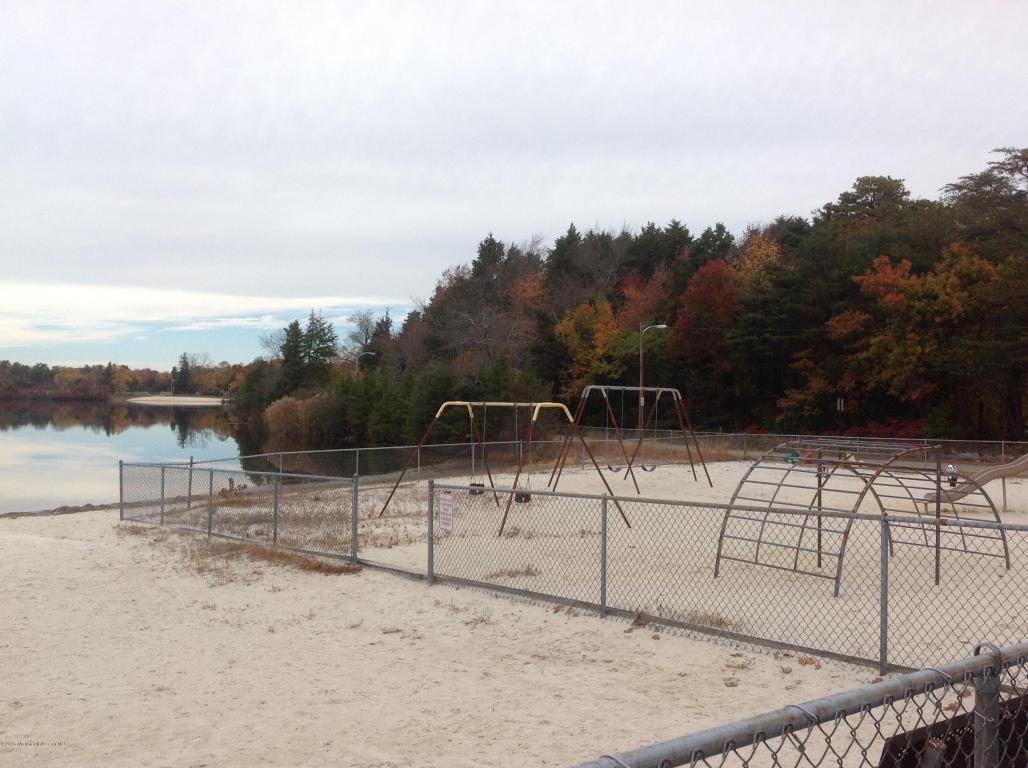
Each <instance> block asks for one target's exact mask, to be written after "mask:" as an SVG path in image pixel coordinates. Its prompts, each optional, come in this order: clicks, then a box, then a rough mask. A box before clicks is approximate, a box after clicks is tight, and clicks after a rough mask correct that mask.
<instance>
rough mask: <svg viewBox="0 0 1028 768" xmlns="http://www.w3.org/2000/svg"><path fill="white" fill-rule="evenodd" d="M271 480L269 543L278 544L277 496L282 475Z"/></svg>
mask: <svg viewBox="0 0 1028 768" xmlns="http://www.w3.org/2000/svg"><path fill="white" fill-rule="evenodd" d="M272 482H273V483H274V484H275V501H274V503H273V506H272V508H271V544H272V546H278V496H279V489H280V487H281V485H282V476H281V475H278V476H276V477H275V479H274V480H273V481H272Z"/></svg>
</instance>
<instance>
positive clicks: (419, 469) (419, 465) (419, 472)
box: [417, 446, 474, 483]
mask: <svg viewBox="0 0 1028 768" xmlns="http://www.w3.org/2000/svg"><path fill="white" fill-rule="evenodd" d="M417 452H418V482H419V483H420V482H421V446H418V449H417ZM472 474H474V473H472Z"/></svg>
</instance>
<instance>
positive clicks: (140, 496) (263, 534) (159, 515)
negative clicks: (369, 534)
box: [119, 463, 357, 559]
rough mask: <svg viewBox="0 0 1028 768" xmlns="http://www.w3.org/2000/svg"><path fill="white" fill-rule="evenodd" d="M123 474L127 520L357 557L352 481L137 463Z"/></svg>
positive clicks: (124, 468)
mask: <svg viewBox="0 0 1028 768" xmlns="http://www.w3.org/2000/svg"><path fill="white" fill-rule="evenodd" d="M119 475H120V486H121V491H120V499H121V518H122V519H123V520H133V521H136V522H143V523H150V524H153V525H160V526H167V527H169V528H177V529H181V530H188V531H193V532H196V533H202V534H206V535H208V536H217V537H221V538H227V539H235V540H238V541H247V542H251V543H255V544H261V545H266V546H278V547H282V548H285V549H291V550H295V551H298V552H305V553H309V554H317V555H328V556H335V557H339V556H346V557H350V558H351V559H356V556H357V555H356V548H355V546H354V545H355V543H356V538H355V537H354V535H353V532H354V528H355V525H356V516H355V515H353V510H354V508H355V504H354V501H355V497H356V490H357V486H356V485H355V484H354V483H353V482H352V481H351V480H345V479H341V478H338V477H320V476H311V475H290V474H279V473H261V472H242V471H239V470H230V469H212V468H199V467H195V466H188V465H168V464H130V463H122V464H121V465H120V466H119Z"/></svg>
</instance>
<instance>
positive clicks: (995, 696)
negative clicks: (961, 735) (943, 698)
mask: <svg viewBox="0 0 1028 768" xmlns="http://www.w3.org/2000/svg"><path fill="white" fill-rule="evenodd" d="M1001 674H1003V663H1002V661H999V662H998V663H997V664H995V665H994V666H991V667H986V668H985V669H984V670H982V673H981V676H978V675H976V676H975V678H974V768H997V766H999V764H1000V763H999V721H1000V717H1001V716H1002V712H1001V704H1000V695H999V694H1000V675H1001Z"/></svg>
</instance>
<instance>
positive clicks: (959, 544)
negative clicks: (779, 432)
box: [714, 438, 1010, 597]
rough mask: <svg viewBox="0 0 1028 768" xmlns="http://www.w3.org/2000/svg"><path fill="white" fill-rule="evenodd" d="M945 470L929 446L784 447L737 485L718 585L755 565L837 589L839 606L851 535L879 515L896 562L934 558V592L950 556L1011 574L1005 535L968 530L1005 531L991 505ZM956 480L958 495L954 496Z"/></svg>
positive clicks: (843, 441)
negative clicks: (902, 557)
mask: <svg viewBox="0 0 1028 768" xmlns="http://www.w3.org/2000/svg"><path fill="white" fill-rule="evenodd" d="M943 467H944V464H943V455H942V449H941V447H940V446H929V445H924V444H921V443H903V442H898V441H888V442H885V441H874V440H865V439H859V438H806V439H801V440H791V441H788V442H785V443H781V444H780V445H777V446H776V447H775V448H773V449H772V450H770V451H768V452H767V453H766V454H764V455H763V456H761V457H760V458H759V459H757V460H756V461H755V462H754V463H753V464H752V465H751V466H750V467H749V469H748V470H747V471H746V474H745V475H744V476H743V478H742V480H740V481H739V485H738V486H737V487H736V489H735V493H734V494H733V495H732V500H731V502H730V503H729V505H728V509H727V510H726V511H725V514H724V518H723V520H722V523H721V534H720V537H719V539H718V548H717V558H716V561H715V564H714V576H715V577H717V576H719V575H721V572H722V570H723V569H724V568H725V565H726V563H748V564H750V565H756V566H762V567H767V568H772V569H779V570H785V571H792V572H795V573H801V574H805V575H808V576H814V577H818V578H823V579H829V580H831V581H833V582H834V594H835V596H836V597H838V595H839V589H840V585H841V582H842V573H843V564H844V561H845V557H846V546H847V543H848V541H849V537H850V531H851V529H852V527H853V525H854V523H855V522H859V521H860V518H859V517H856V516H855V514H856V513H872V514H874V513H875V512H877V514H878V515H880V516H882V517H883V518H884V519H885V520H886V521H887V531H888V537H889V554H890V556H892V555H894V554H895V552H896V549H897V548H901V547H921V548H926V549H930V550H933V551H934V556H935V557H934V559H935V574H934V576H935V583H936V584H938V583H939V581H940V579H941V561H942V553H943V552H958V553H961V554H963V555H967V556H971V557H986V558H1000V559H1002V560H1003V561H1004V565H1005V567H1006V568H1007V569H1008V570H1009V568H1010V552H1009V549H1008V547H1007V540H1006V534H1005V533H1004V531H1003V530H1001V529H1000V530H996V529H990V528H979V527H970V526H966V525H961V524H960V521H961V520H993V521H996V522H998V521H999V513H998V512H997V511H996V507H995V505H994V504H993V503H992V500H991V499H990V498H989V495H988V494H987V493H986V492H985V491H984V490H983V489H982V487H981V486H980V485H979V484H978V483H977V482H976V481H975V480H974V479H973V478H972V477H970V476H969V475H966V474H961V475H960V476H959V477H955V476H954V475H953V473H951V472H946V471H944V469H943ZM958 479H959V482H960V488H961V490H960V493H959V494H958V493H956V492H948V491H947V486H949V485H955V483H956V481H957V480H958ZM958 499H959V504H958V503H957V500H958ZM894 517H898V518H902V519H898V520H894V519H892V518H894Z"/></svg>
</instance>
